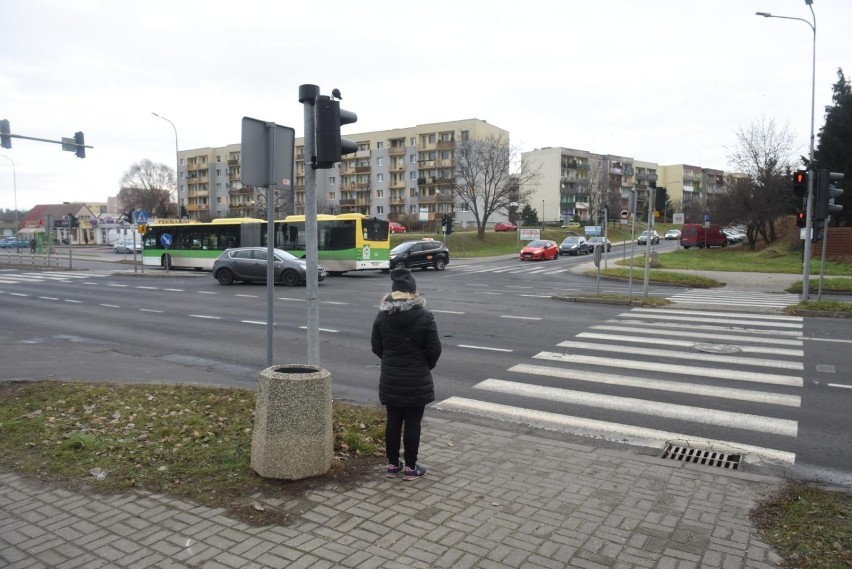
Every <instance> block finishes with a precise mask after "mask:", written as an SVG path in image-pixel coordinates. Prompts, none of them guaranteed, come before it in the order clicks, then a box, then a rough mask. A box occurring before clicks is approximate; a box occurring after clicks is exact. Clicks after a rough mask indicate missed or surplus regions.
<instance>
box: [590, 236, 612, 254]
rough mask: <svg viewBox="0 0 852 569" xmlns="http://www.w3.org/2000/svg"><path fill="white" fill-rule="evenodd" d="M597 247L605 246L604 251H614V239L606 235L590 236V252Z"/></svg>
mask: <svg viewBox="0 0 852 569" xmlns="http://www.w3.org/2000/svg"><path fill="white" fill-rule="evenodd" d="M596 247H604V252H605V253H609V252H610V251H612V241H610V240H609V239H607V238H606V237H589V252H590V253H593V252H594V250H595V248H596Z"/></svg>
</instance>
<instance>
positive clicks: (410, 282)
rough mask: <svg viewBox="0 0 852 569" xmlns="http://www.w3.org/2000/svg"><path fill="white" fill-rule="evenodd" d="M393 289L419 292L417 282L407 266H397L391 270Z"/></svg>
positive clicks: (395, 290) (394, 290)
mask: <svg viewBox="0 0 852 569" xmlns="http://www.w3.org/2000/svg"><path fill="white" fill-rule="evenodd" d="M391 280H392V281H393V285H391V291H393V292H417V283H416V282H414V276H413V275H412V274H411V271H409V270H408V269H406V268H405V267H397V268H396V269H394V270H392V271H391Z"/></svg>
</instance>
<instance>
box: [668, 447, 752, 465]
mask: <svg viewBox="0 0 852 569" xmlns="http://www.w3.org/2000/svg"><path fill="white" fill-rule="evenodd" d="M662 458H670V459H672V460H680V461H682V462H692V463H694V464H703V465H705V466H718V467H719V468H730V469H731V470H739V468H740V460H741V459H742V455H741V454H726V453H724V452H714V451H708V450H701V449H697V448H689V447H680V446H676V445H673V444H668V445H666V449H665V450H664V451H663V455H662Z"/></svg>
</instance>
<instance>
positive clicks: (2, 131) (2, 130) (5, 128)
mask: <svg viewBox="0 0 852 569" xmlns="http://www.w3.org/2000/svg"><path fill="white" fill-rule="evenodd" d="M10 129H11V127H10V126H9V121H8V120H6V119H3V120H0V146H2V147H3V148H12V137H11V136H9V134H10V133H11V132H12V131H11V130H10Z"/></svg>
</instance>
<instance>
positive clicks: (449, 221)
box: [444, 214, 453, 235]
mask: <svg viewBox="0 0 852 569" xmlns="http://www.w3.org/2000/svg"><path fill="white" fill-rule="evenodd" d="M444 232H445V233H446V234H447V235H449V234H451V233H452V232H453V216H452V215H449V214H445V215H444Z"/></svg>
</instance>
